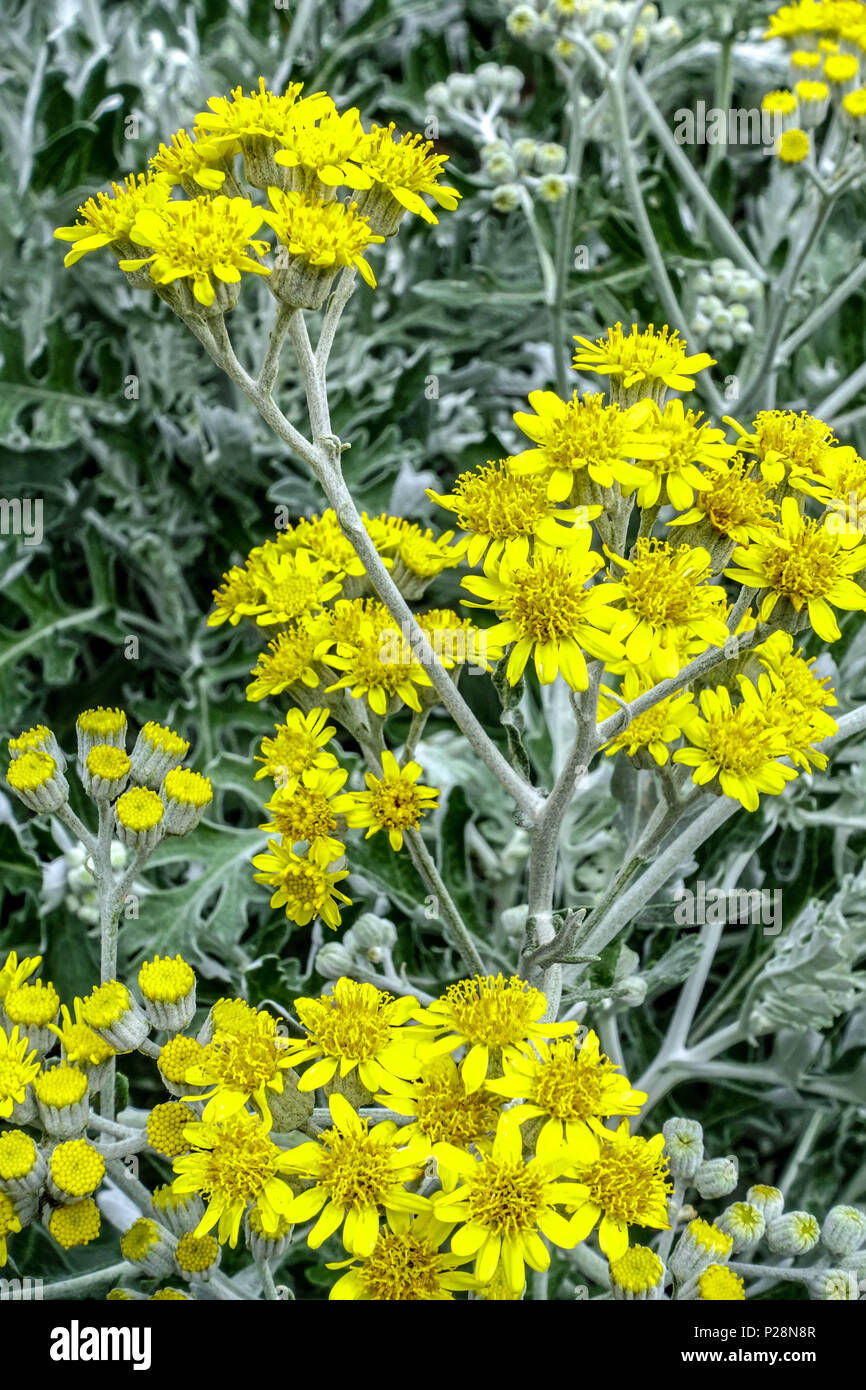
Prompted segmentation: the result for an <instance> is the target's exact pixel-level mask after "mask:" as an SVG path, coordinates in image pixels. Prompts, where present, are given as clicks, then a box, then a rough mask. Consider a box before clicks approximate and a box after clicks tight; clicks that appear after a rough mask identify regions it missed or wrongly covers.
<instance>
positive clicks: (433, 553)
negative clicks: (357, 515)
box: [361, 512, 463, 598]
mask: <svg viewBox="0 0 866 1390" xmlns="http://www.w3.org/2000/svg"><path fill="white" fill-rule="evenodd" d="M361 520H362V521H363V523H364V526H365V527H366V529H367V531H368V532H369V535H370V539H371V541H372V542H373V544H374V545H375V547H376V549H377V550H378V552H379V554H380V555H381V556H382V557H383V558H384V559H387V560H390V561H391V565H390V568H391V570H392V578H393V579H394V582H395V584H397V586H398V588H400V589H401V590H402V591H403V593H404V595H405V596H406V597H407V598H420V596H421V594H422V593H423V592H424V590H425V588H426V587H427V582H429V580H431V579H435V578H436V576H437V574H442V572H443V570H446V569H453V568H454V567H455V566H456V565H459V563H460V561H461V559H462V558H463V550H462V547H461V546H459V545H451V540H452V538H453V535H454V532H453V531H446V532H445V533H444V535H441V536H439V537H436V536H434V534H433V532H432V531H431V530H430V528H429V527H428V528H427V529H426V530H424V531H422V529H421V527H420V526H417V525H416V524H415V523H414V522H412V521H404V519H403V518H402V517H399V516H386V515H384V513H383V514H382V515H381V516H368V515H367V513H366V512H362V513H361Z"/></svg>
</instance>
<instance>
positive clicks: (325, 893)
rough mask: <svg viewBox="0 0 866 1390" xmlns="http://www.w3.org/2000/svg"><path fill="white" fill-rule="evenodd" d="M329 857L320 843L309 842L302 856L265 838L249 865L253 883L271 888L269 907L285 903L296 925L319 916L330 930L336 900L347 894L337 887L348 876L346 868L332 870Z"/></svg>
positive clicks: (337, 906) (335, 914)
mask: <svg viewBox="0 0 866 1390" xmlns="http://www.w3.org/2000/svg"><path fill="white" fill-rule="evenodd" d="M332 862H333V860H332V859H331V858H330V856H329V852H328V850H327V848H325V846H324V845H322V844H321V843H319V844H314V845H311V846H310V848H309V849H308V851H307V853H306V854H305V855H303V856H301V855H297V854H295V853H294V851H293V850H291V849H289V848H287V847H286V846H285V845H281V844H279V843H278V842H277V841H276V840H269V841H268V853H267V854H257V855H256V856H255V858H254V859H253V865H254V867H255V868H257V869H258V870H259V872H258V873H257V874H254V875H253V877H254V878H255V881H256V883H264V884H266V885H267V886H268V887H269V888H273V889H274V894H273V897H272V898H271V907H285V909H286V916H287V917H288V918H289V920H290V921H291V922H295V923H296V924H297V925H298V926H299V927H305V926H306V925H307V923H308V922H312V921H314V920H315V919H316V918H317V917H320V918H321V919H322V921H323V922H324V923H325V925H326V926H328V927H330V928H331V930H332V931H335V930H336V928H337V927H338V926H339V925H340V903H344V904H347V905H348V904H350V903H351V901H352V900H351V898H347V897H346V894H345V893H343V892H341V890H340V889H339V888H338V887H337V884H338V883H341V882H342V881H343V879H344V878H348V877H349V871H348V869H337V870H335V871H333V872H332V870H331V867H330V866H331V864H332Z"/></svg>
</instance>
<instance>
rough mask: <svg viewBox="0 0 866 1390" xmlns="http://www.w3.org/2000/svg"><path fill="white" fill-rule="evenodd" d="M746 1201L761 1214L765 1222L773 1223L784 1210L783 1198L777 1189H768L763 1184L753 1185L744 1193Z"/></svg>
mask: <svg viewBox="0 0 866 1390" xmlns="http://www.w3.org/2000/svg"><path fill="white" fill-rule="evenodd" d="M746 1201H747V1202H748V1203H749V1204H750V1205H751V1206H753V1207H757V1208H758V1211H759V1212H761V1213H762V1214H763V1217H764V1220H765V1221H768V1222H769V1221H773V1220H775V1218H776V1217H777V1216H781V1215H782V1212H783V1211H784V1209H785V1198H784V1197H783V1196H782V1193H781V1192H780V1190H779V1188H778V1187H768V1186H767V1185H766V1184H765V1183H755V1185H754V1187H750V1188H749V1190H748V1192H747V1193H746Z"/></svg>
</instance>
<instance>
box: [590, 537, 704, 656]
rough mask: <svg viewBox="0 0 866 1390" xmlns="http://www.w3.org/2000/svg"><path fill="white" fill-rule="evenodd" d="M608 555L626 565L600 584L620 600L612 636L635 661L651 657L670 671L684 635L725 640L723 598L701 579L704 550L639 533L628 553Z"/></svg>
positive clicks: (612, 596) (621, 565) (620, 564)
mask: <svg viewBox="0 0 866 1390" xmlns="http://www.w3.org/2000/svg"><path fill="white" fill-rule="evenodd" d="M608 553H609V554H610V552H608ZM611 558H612V559H613V560H614V561H615V562H616V564H617V565H619V566H620V567H621V568H622V569H623V570H624V571H625V572H624V574H623V577H622V579H621V580H619V581H617V582H616V583H614V584H608V585H605V588H606V589H607V591H608V593H609V595H610V598H611V600H615V599H619V600H621V603H622V608H621V610H620V611H619V612H618V613H617V615H616V618H615V621H614V622H613V623H612V624H611V638H612V639H613V640H614V641H615V642H622V643H624V645H625V655H626V659H627V660H628V661H630V662H632V663H634V664H635V665H637V666H640V665H643V664H644V663H645V662H647V661H649V660H650V658H651V657H652V658H654V659H655V661H656V663H657V665H658V668H659V669H660V670H661V672H662V673H663V674H664V675H665V676H675V675H676V673H677V671H678V670H679V658H678V654H677V647H678V644H681V642H682V639H683V637H685V636H689V637H695V638H699V639H700V640H701V641H702V642H703V643H705V644H706V645H707V646H710V645H714V646H717V647H723V646H724V645H725V643H726V642H727V640H728V636H729V633H728V629H727V627H726V625H725V622H724V617H723V614H724V610H725V607H726V604H727V599H726V595H725V591H724V589H723V588H721V586H719V585H715V584H708V583H707V582H706V581H707V579H708V577H709V574H710V572H711V568H712V562H711V559H710V556H709V554H708V553H707V551H706V550H703V549H701V548H700V547H694V548H692V547H691V546H687V545H680V546H672V545H670V544H669V543H668V542H667V541H657V540H655V539H654V538H652V537H641V539H640V540H638V542H637V543H636V545H635V547H634V551H633V552H632V558H631V559H626V558H625V557H624V556H618V555H611Z"/></svg>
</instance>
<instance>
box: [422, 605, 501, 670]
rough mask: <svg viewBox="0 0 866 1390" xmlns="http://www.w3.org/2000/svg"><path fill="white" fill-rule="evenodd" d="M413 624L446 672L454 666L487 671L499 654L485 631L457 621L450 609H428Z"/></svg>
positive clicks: (460, 619)
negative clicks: (480, 668) (424, 636)
mask: <svg viewBox="0 0 866 1390" xmlns="http://www.w3.org/2000/svg"><path fill="white" fill-rule="evenodd" d="M415 618H416V621H417V623H418V626H419V627H420V629H421V631H422V632H423V633H425V635H426V636H427V639H428V641H429V642H430V645H431V646H432V648H433V651H434V652H435V654H436V656H437V657H438V658H439V660H440V661H441V662H442V665H443V666H444V667H445V668H446V670H448V671H453V670H454V668H455V667H457V666H464V665H466V666H476V667H477V666H481V667H483V668H484V670H485V671H489V669H490V663H491V661H498V660H499V658H500V656H501V655H502V650H501V648H500V647H497V646H496V645H495V644H494V643H493V642H491V641H490V635H489V632H488V630H487V629H486V628H479V627H476V626H475V624H474V623H473V622H472V621H471V619H469V618H460V617H458V615H457V614H456V613H455V612H454V611H453V610H452V609H450V608H430V609H428V610H427V612H426V613H416V614H415Z"/></svg>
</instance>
